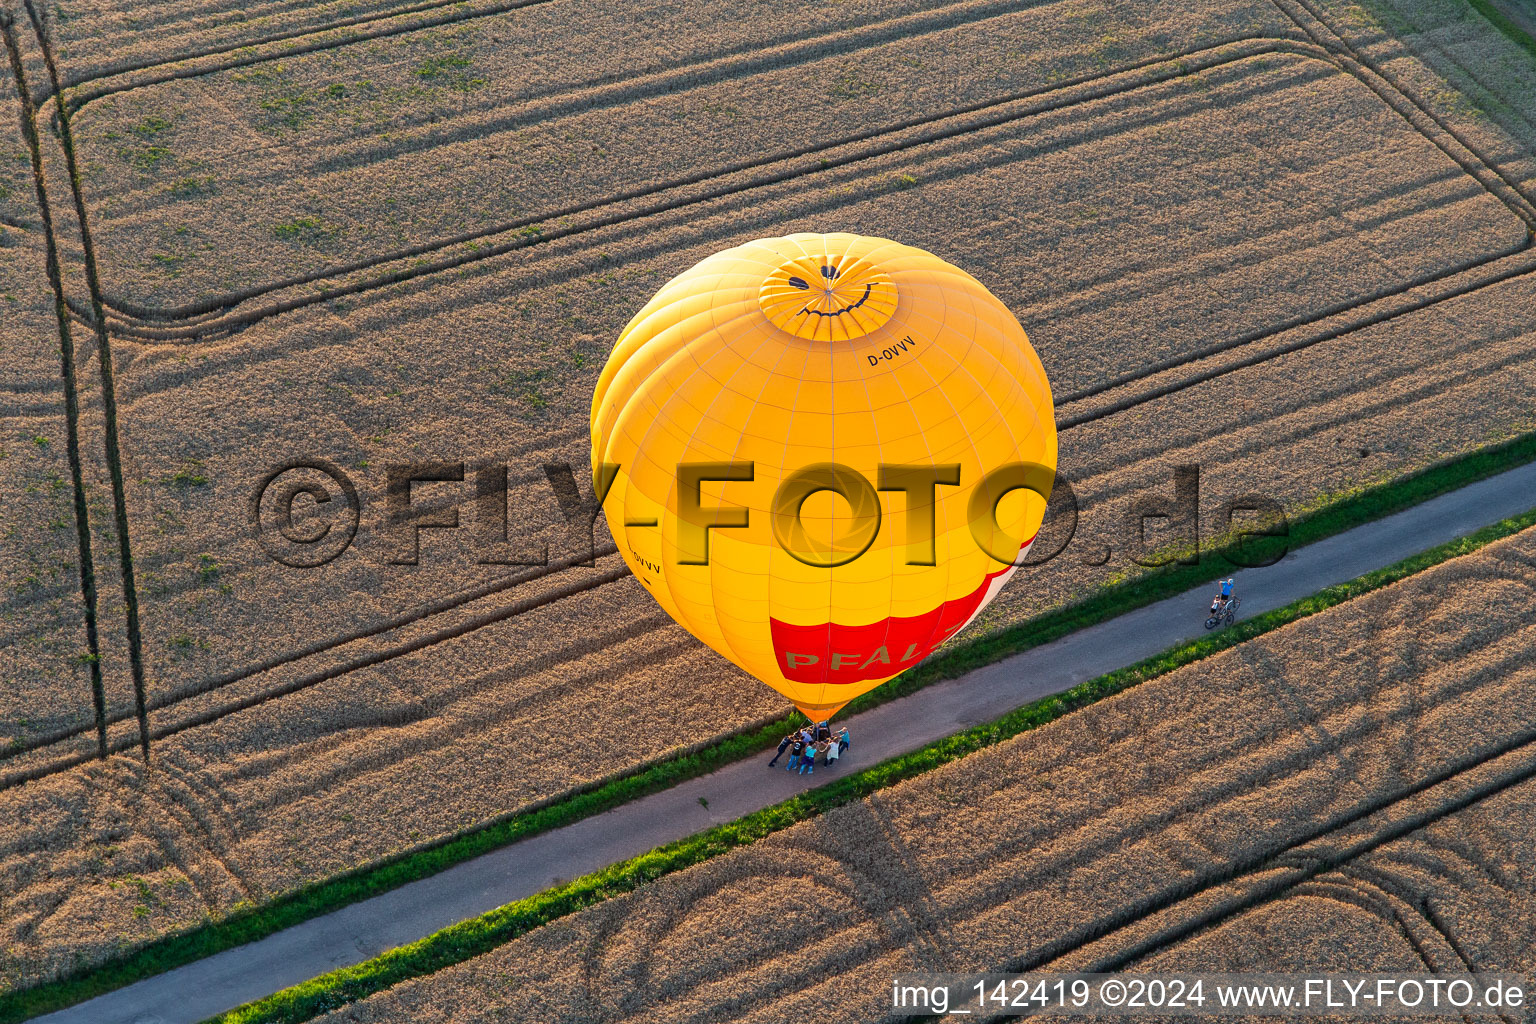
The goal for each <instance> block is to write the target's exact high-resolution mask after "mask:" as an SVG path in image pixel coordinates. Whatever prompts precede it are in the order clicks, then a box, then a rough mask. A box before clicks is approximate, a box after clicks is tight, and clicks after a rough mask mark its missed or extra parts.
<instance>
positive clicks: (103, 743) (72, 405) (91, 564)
mask: <svg viewBox="0 0 1536 1024" xmlns="http://www.w3.org/2000/svg"><path fill="white" fill-rule="evenodd" d="M0 34H3V37H4V43H5V51H6V55H7V57H8V58H9V61H10V70H11V76H12V79H13V83H14V85H15V88H16V96H17V100H18V103H19V106H20V114H21V133H22V137H23V138H24V139H25V141H26V144H27V154H28V157H29V159H30V160H31V162H32V183H33V188H34V190H35V192H36V195H37V208H38V216H39V218H40V219H41V221H42V223H43V239H44V242H45V244H46V261H45V263H46V268H47V274H48V284H49V287H51V288H52V289H53V295H54V314H55V316H56V318H57V320H58V325H59V328H58V330H59V355H60V368H61V374H62V380H63V391H64V429H65V438H66V439H65V446H66V449H67V453H68V461H69V476H70V484H71V488H72V503H73V506H74V516H75V542H76V544H77V545H78V548H79V554H80V563H79V564H80V569H79V578H80V601H81V611H82V616H83V618H84V620H85V636H86V658H87V660H88V661H89V671H90V681H91V703H92V705H93V706H94V708H95V712H96V756H97V757H100V758H105V757H106V756H107V720H106V716H107V699H106V690H105V688H104V686H103V683H102V678H101V643H100V637H99V636H98V633H97V621H96V617H97V613H98V608H97V599H96V563H95V559H94V557H93V554H92V548H91V524H90V514H89V512H88V510H87V508H86V503H85V479H84V474H83V470H82V468H81V462H80V398H79V382H78V381H77V379H76V377H75V343H74V336H73V334H72V332H71V329H70V324H69V316H68V314H67V312H66V309H65V305H64V301H65V299H64V280H63V272H62V270H61V269H60V265H59V252H58V247H57V245H55V243H54V231H53V213H52V207H51V206H49V203H48V185H47V181H46V179H45V177H44V173H43V156H42V147H41V144H40V143H39V141H38V137H37V116H36V110H35V109H34V108H33V106H32V98H31V94H30V93H29V92H28V91H27V80H26V74H25V72H24V71H23V69H22V62H21V51H20V49H19V48H18V46H17V42H16V32H15V20H14V18H13V17H12V15H11V13H10V12H9V11H6V10H0ZM78 731H80V732H83V731H85V728H84V727H82V728H81V729H80V730H78Z"/></svg>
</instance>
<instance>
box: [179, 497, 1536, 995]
mask: <svg viewBox="0 0 1536 1024" xmlns="http://www.w3.org/2000/svg"><path fill="white" fill-rule="evenodd" d="M1532 525H1536V509H1532V510H1531V511H1529V512H1526V513H1525V514H1523V515H1520V516H1516V517H1514V518H1511V519H1505V520H1503V521H1502V522H1499V523H1496V524H1494V525H1492V526H1487V527H1484V528H1483V529H1481V530H1478V531H1477V532H1476V533H1474V534H1471V535H1470V536H1467V537H1463V538H1460V539H1458V540H1453V541H1450V542H1448V543H1446V544H1441V545H1439V546H1438V547H1435V548H1431V549H1429V550H1427V551H1423V552H1420V553H1419V554H1417V555H1413V556H1412V557H1410V558H1405V559H1403V560H1402V561H1401V562H1397V563H1395V564H1393V565H1390V566H1387V567H1386V568H1384V569H1378V570H1376V571H1374V572H1369V573H1366V574H1365V575H1363V576H1358V577H1356V578H1355V579H1353V580H1350V581H1348V582H1347V583H1341V584H1338V585H1336V586H1332V587H1329V588H1327V589H1326V590H1322V591H1319V592H1318V593H1316V594H1313V595H1312V596H1310V597H1304V598H1302V599H1301V600H1299V601H1295V602H1293V603H1291V604H1289V605H1286V606H1285V607H1284V608H1277V609H1275V610H1274V611H1271V612H1266V613H1265V614H1263V615H1259V616H1255V617H1254V618H1252V619H1247V620H1244V621H1241V622H1239V623H1237V624H1235V625H1233V626H1230V627H1228V628H1226V629H1223V630H1221V631H1219V632H1216V633H1212V634H1208V635H1206V636H1202V637H1200V638H1199V639H1196V640H1192V641H1190V642H1188V643H1185V644H1181V645H1179V646H1177V647H1174V648H1171V649H1169V650H1167V651H1164V652H1163V653H1162V654H1158V655H1154V656H1153V657H1151V658H1148V659H1146V660H1145V661H1141V662H1138V663H1137V664H1135V665H1132V666H1130V667H1128V668H1123V669H1119V670H1118V671H1115V672H1110V673H1108V674H1106V675H1102V676H1099V677H1098V678H1096V679H1090V680H1088V681H1087V682H1084V683H1080V684H1078V685H1077V686H1074V687H1072V688H1071V689H1070V690H1066V691H1064V692H1062V693H1060V694H1057V695H1055V696H1052V697H1044V698H1041V699H1040V700H1037V701H1033V702H1031V703H1029V704H1026V705H1025V706H1023V707H1021V708H1019V709H1018V710H1016V711H1012V712H1009V713H1008V714H1006V715H1004V716H1003V717H1002V718H999V719H997V720H996V721H994V722H990V723H988V724H986V725H980V726H976V727H974V728H972V729H968V730H966V731H965V732H961V733H957V734H955V735H953V736H949V737H946V738H944V739H942V740H937V741H935V742H933V743H930V744H928V745H927V746H925V747H923V748H921V749H919V750H915V751H913V752H911V753H909V754H903V755H901V756H899V757H893V758H891V759H890V760H887V761H883V762H881V763H880V764H878V765H875V766H874V767H872V768H868V769H866V770H864V771H861V772H859V773H858V774H856V775H850V776H846V777H844V778H841V779H839V780H837V781H836V782H833V783H831V784H829V785H826V786H823V787H821V788H820V789H814V790H809V791H807V792H805V793H802V794H801V795H799V796H796V797H793V798H791V799H789V800H786V801H784V802H783V803H781V804H776V805H774V806H773V807H769V808H766V809H764V810H761V811H757V812H755V813H753V814H749V815H747V816H746V817H743V818H738V819H737V820H736V821H733V822H730V823H728V824H725V825H719V826H716V827H715V828H712V829H709V830H708V831H705V832H700V833H699V834H697V835H694V836H689V837H688V838H686V839H681V840H678V841H677V842H675V843H669V844H667V845H666V846H661V847H658V848H656V849H655V850H652V851H650V852H649V853H644V854H641V855H640V856H638V857H634V858H632V859H630V860H627V861H624V862H622V863H619V864H615V865H613V866H611V867H608V868H605V869H604V870H602V871H598V872H595V873H593V874H590V875H585V876H583V877H581V878H578V879H576V880H575V881H573V882H568V883H566V884H565V885H562V886H560V887H559V888H555V889H549V890H546V891H544V892H541V893H538V894H537V895H534V896H530V897H528V898H527V899H523V900H518V901H517V902H515V903H509V904H507V905H506V906H504V907H500V908H498V909H496V910H492V911H490V912H489V913H486V914H482V915H481V916H479V917H475V918H471V919H469V920H467V921H461V922H459V923H458V924H456V925H452V926H450V927H448V928H444V929H443V930H442V931H439V932H434V933H433V934H431V935H429V936H427V937H426V938H424V939H420V940H418V941H416V942H413V943H411V944H409V945H406V946H400V947H398V948H396V949H392V950H390V951H389V952H387V953H384V954H382V955H380V956H377V957H374V958H373V959H372V960H367V961H364V962H363V963H360V964H356V965H354V966H352V967H343V968H340V969H339V970H335V971H332V972H330V973H329V974H323V975H321V976H320V977H318V978H314V979H311V980H310V981H306V982H304V983H302V984H300V985H295V986H293V987H292V988H288V989H284V990H283V991H281V992H277V993H275V994H273V995H270V996H268V997H266V998H265V999H260V1000H257V1001H256V1002H253V1003H247V1004H246V1005H244V1006H241V1007H238V1008H236V1009H234V1010H230V1011H229V1012H227V1013H224V1014H220V1015H219V1016H217V1017H213V1018H210V1024H299V1022H301V1021H307V1020H310V1019H311V1018H313V1017H315V1016H317V1015H319V1014H321V1013H325V1012H327V1011H330V1010H334V1009H336V1008H338V1007H341V1006H344V1005H346V1004H348V1003H351V1002H355V1001H357V1000H359V999H362V998H364V997H366V996H369V995H372V994H373V993H376V992H380V991H382V990H384V989H386V988H389V987H390V986H392V985H396V984H398V983H400V982H402V981H405V980H407V979H409V978H416V977H421V976H423V975H426V974H431V973H433V972H435V971H440V970H442V969H443V968H445V967H451V966H453V965H454V964H458V963H462V962H463V961H465V960H468V959H470V958H472V957H475V956H479V955H480V954H482V953H486V952H489V951H490V950H492V949H494V948H496V947H497V946H500V945H504V944H505V943H507V942H509V941H511V940H512V939H515V938H517V937H518V936H520V935H523V934H526V933H527V932H529V931H532V930H533V929H535V928H538V927H539V926H541V925H544V924H548V923H549V922H551V921H554V920H556V919H557V918H560V917H564V916H566V915H568V914H572V913H575V912H576V911H578V910H581V909H582V908H584V907H588V906H591V905H593V904H595V903H600V902H602V901H603V900H607V899H611V898H612V897H614V896H619V895H622V894H623V893H627V892H632V891H633V890H635V889H638V888H639V887H641V886H643V885H645V884H646V883H648V882H652V881H655V880H656V879H658V878H661V877H663V876H664V875H669V874H671V873H673V872H674V871H681V870H682V869H684V868H687V867H691V866H693V865H695V864H700V863H702V862H704V861H707V860H709V859H711V858H713V857H718V856H720V855H721V854H723V853H726V852H728V851H730V850H734V849H736V848H738V847H742V846H749V845H751V844H752V843H755V842H757V841H758V840H759V839H762V838H763V837H765V836H768V835H772V834H773V833H774V832H778V831H780V830H782V829H785V828H788V827H789V826H791V825H794V824H796V823H797V822H801V821H805V820H806V819H808V818H813V817H816V816H817V815H820V814H824V813H826V812H827V811H830V810H832V809H833V808H836V807H841V806H843V805H844V804H848V803H852V802H853V801H855V800H860V799H862V798H864V797H867V796H869V795H870V794H871V793H874V792H876V791H877V790H881V789H884V788H886V787H888V786H891V785H894V784H896V783H898V782H902V781H904V780H906V779H911V778H914V777H916V776H918V775H922V774H923V773H925V772H929V771H932V770H933V769H935V768H938V767H940V766H941V765H945V764H948V763H949V762H951V761H954V760H957V759H959V758H962V757H965V756H966V755H967V754H972V753H975V752H976V751H978V750H982V749H984V748H986V747H990V746H993V745H995V744H997V743H1001V742H1002V741H1004V740H1006V739H1010V738H1011V737H1014V736H1017V735H1019V734H1020V733H1023V732H1027V731H1028V730H1030V729H1035V728H1038V727H1039V726H1042V725H1045V724H1046V723H1048V722H1051V721H1054V720H1056V719H1058V718H1060V717H1062V716H1063V715H1065V714H1067V713H1069V712H1072V711H1075V710H1077V709H1079V708H1082V707H1085V706H1086V705H1089V704H1092V703H1094V702H1095V701H1099V700H1102V699H1104V698H1105V697H1109V696H1112V695H1114V694H1117V693H1120V692H1122V691H1124V690H1127V689H1129V688H1130V687H1132V686H1135V685H1137V684H1138V683H1142V682H1145V681H1146V680H1149V679H1154V678H1156V677H1158V676H1162V675H1166V674H1167V673H1169V672H1172V671H1173V670H1174V669H1177V668H1181V667H1183V666H1185V665H1189V664H1191V663H1193V662H1196V661H1200V660H1201V659H1203V658H1208V657H1210V656H1211V655H1213V654H1215V653H1217V652H1218V651H1222V650H1226V649H1227V648H1229V647H1235V646H1236V645H1238V644H1240V643H1242V642H1244V641H1246V640H1250V639H1252V638H1254V637H1257V636H1260V635H1262V634H1264V633H1268V632H1270V631H1272V630H1275V629H1278V628H1279V627H1281V626H1284V625H1287V624H1288V623H1291V622H1295V621H1297V620H1298V619H1304V618H1306V617H1308V616H1310V615H1315V614H1317V613H1318V612H1321V611H1324V610H1326V609H1328V608H1332V607H1334V606H1335V605H1338V604H1341V603H1343V602H1345V601H1348V600H1350V599H1351V598H1355V597H1359V596H1360V595H1362V594H1367V593H1369V592H1371V591H1373V590H1378V589H1380V588H1382V587H1384V586H1387V585H1388V584H1391V583H1396V582H1397V581H1399V580H1401V579H1404V578H1406V577H1408V576H1412V575H1414V574H1415V573H1418V572H1422V571H1424V570H1425V569H1428V568H1431V567H1433V566H1436V565H1439V564H1440V563H1442V562H1445V561H1447V560H1449V559H1452V558H1458V557H1460V556H1462V555H1467V554H1471V553H1472V552H1474V551H1476V550H1478V549H1479V548H1481V547H1483V546H1485V545H1487V544H1489V543H1491V542H1493V541H1495V540H1499V539H1500V538H1503V537H1508V536H1510V535H1511V534H1514V533H1518V532H1519V531H1521V530H1524V529H1526V528H1528V527H1530V526H1532Z"/></svg>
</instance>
